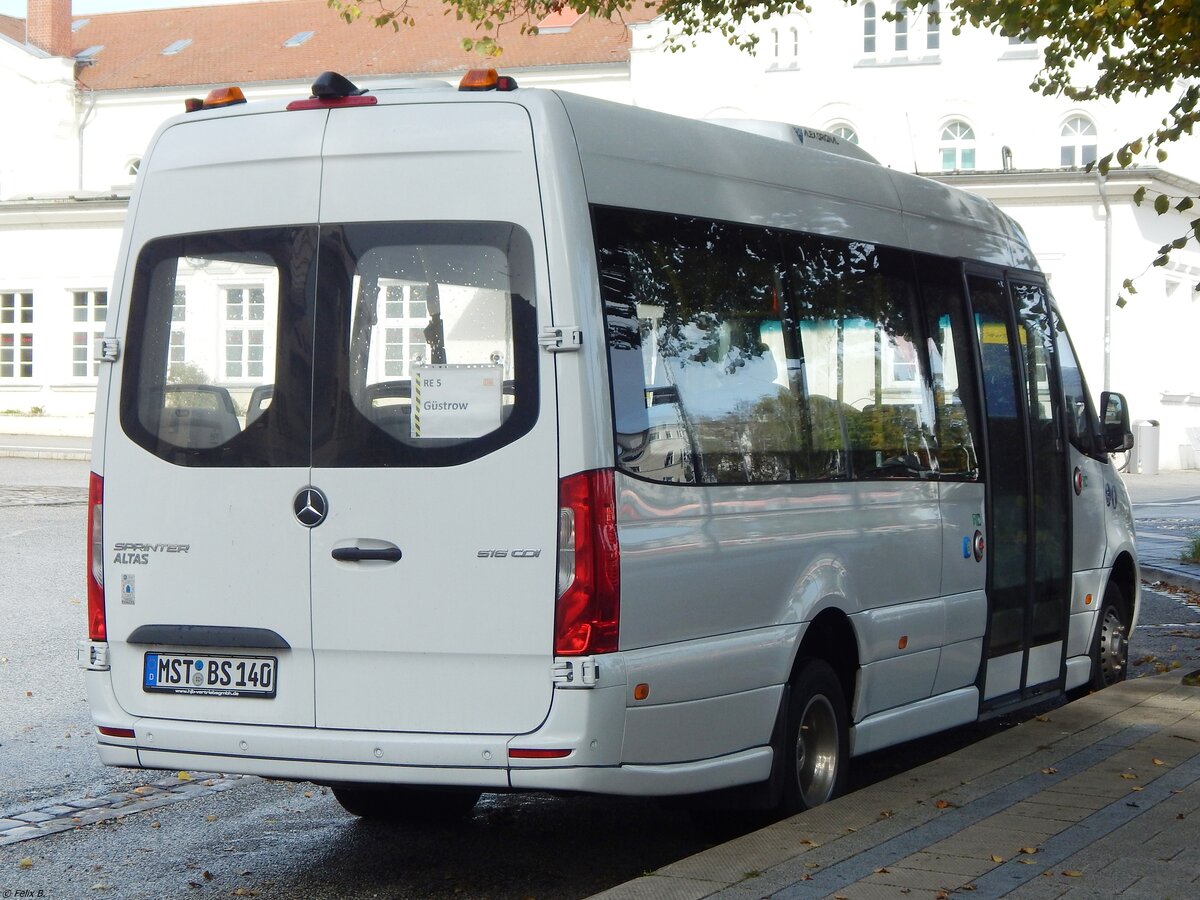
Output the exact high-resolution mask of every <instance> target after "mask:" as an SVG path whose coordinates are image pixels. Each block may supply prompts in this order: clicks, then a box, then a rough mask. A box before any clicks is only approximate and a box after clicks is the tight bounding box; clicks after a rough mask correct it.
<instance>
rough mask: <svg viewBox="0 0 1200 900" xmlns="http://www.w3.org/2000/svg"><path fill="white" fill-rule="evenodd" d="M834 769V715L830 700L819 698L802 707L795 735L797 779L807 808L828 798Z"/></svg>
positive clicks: (835, 747) (836, 742)
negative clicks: (798, 726) (802, 710)
mask: <svg viewBox="0 0 1200 900" xmlns="http://www.w3.org/2000/svg"><path fill="white" fill-rule="evenodd" d="M837 770H838V730H837V715H836V714H835V713H834V711H833V705H832V704H831V703H830V702H829V699H828V698H827V697H825V696H823V695H818V696H816V697H812V698H811V699H809V701H808V703H807V705H805V707H804V712H803V713H802V714H801V716H800V729H799V731H798V733H797V735H796V777H797V780H798V781H799V787H800V796H801V798H802V799H803V801H804V805H805V806H806V807H812V806H817V805H819V804H821V803H824V802H825V801H826V800H828V799H829V798H830V796H831V795H832V794H833V787H834V784H835V782H836V781H837V774H838V771H837Z"/></svg>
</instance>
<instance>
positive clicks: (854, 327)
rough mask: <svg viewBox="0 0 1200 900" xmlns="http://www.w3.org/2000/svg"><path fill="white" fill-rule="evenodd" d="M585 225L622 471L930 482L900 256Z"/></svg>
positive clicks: (788, 238) (783, 240)
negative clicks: (601, 310) (604, 326)
mask: <svg viewBox="0 0 1200 900" xmlns="http://www.w3.org/2000/svg"><path fill="white" fill-rule="evenodd" d="M595 222H596V234H597V240H598V246H599V261H600V272H601V287H602V294H603V297H604V302H605V312H606V315H607V322H608V344H609V357H610V363H611V371H612V380H613V391H614V412H615V415H616V431H617V450H618V458H619V464H620V465H621V466H622V468H625V469H626V470H627V471H632V472H636V473H638V474H640V475H642V476H643V477H649V478H654V479H655V480H662V481H690V480H697V481H708V482H720V483H738V482H756V481H765V482H774V481H797V480H811V479H828V478H845V477H850V476H855V477H868V478H879V477H920V476H921V475H923V474H927V473H929V472H930V471H931V469H932V465H933V454H934V448H933V446H932V439H931V435H932V421H933V418H932V400H931V398H930V397H929V394H928V385H927V382H926V379H925V376H924V375H923V373H922V371H921V367H920V364H919V354H918V350H917V345H916V343H915V341H914V337H913V334H914V332H913V318H914V317H913V306H912V305H913V302H914V290H913V287H912V275H911V264H906V260H908V256H907V254H904V253H903V252H901V251H892V250H889V249H886V248H880V247H877V246H875V245H873V244H868V243H864V242H856V241H838V240H832V239H826V238H817V237H811V236H806V235H795V234H786V233H776V232H769V231H767V230H765V229H753V228H747V227H743V226H736V225H729V224H724V223H716V222H705V221H701V220H696V219H690V218H685V217H679V216H665V215H654V214H647V213H634V212H623V211H617V210H604V209H598V210H596V214H595ZM780 258H785V259H787V260H788V262H789V268H788V269H787V270H786V272H787V277H786V278H785V277H784V271H783V270H782V267H781V264H780V263H779V262H778V261H777V260H779V259H780ZM785 284H786V285H787V289H786V290H785ZM668 432H671V433H673V434H675V438H674V439H673V442H672V441H667V440H666V434H667V433H668ZM672 466H674V468H672Z"/></svg>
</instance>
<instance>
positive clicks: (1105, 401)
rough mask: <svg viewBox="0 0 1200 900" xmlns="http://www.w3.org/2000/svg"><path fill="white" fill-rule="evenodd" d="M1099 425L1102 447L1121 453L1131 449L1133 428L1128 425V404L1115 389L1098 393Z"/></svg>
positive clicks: (1111, 451)
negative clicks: (1102, 441)
mask: <svg viewBox="0 0 1200 900" xmlns="http://www.w3.org/2000/svg"><path fill="white" fill-rule="evenodd" d="M1100 427H1101V431H1102V438H1103V440H1104V449H1105V450H1107V451H1108V452H1109V453H1122V452H1124V451H1126V450H1132V449H1133V429H1131V428H1130V427H1129V404H1128V403H1126V402H1125V397H1124V395H1122V394H1118V393H1116V392H1115V391H1105V392H1104V393H1102V394H1101V395H1100Z"/></svg>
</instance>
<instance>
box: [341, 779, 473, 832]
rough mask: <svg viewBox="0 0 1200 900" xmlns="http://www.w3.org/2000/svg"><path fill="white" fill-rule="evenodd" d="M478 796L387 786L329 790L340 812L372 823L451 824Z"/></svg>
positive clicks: (433, 789)
mask: <svg viewBox="0 0 1200 900" xmlns="http://www.w3.org/2000/svg"><path fill="white" fill-rule="evenodd" d="M481 793H482V792H481V791H472V790H457V789H454V788H417V787H400V786H397V785H390V784H341V785H334V786H333V796H334V797H336V798H337V802H338V803H340V804H342V809H344V810H346V812H348V813H350V814H351V815H355V816H358V817H359V818H362V819H369V820H371V821H375V822H413V823H422V822H453V821H455V820H457V819H461V818H463V817H464V816H465V815H467V813H469V812H470V811H471V810H472V809H474V808H475V804H476V803H478V802H479V796H480V794H481Z"/></svg>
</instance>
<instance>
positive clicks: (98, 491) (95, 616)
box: [87, 472, 108, 641]
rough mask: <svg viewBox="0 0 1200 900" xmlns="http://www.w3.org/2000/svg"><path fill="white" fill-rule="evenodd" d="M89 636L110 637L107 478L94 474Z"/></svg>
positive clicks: (90, 486) (90, 491) (90, 494)
mask: <svg viewBox="0 0 1200 900" xmlns="http://www.w3.org/2000/svg"><path fill="white" fill-rule="evenodd" d="M87 566H88V572H87V598H88V638H90V639H91V640H93V641H106V640H108V628H107V627H106V625H105V623H104V479H103V478H101V477H100V476H99V475H97V474H96V473H95V472H93V473H92V476H91V478H89V479H88V550H87Z"/></svg>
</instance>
